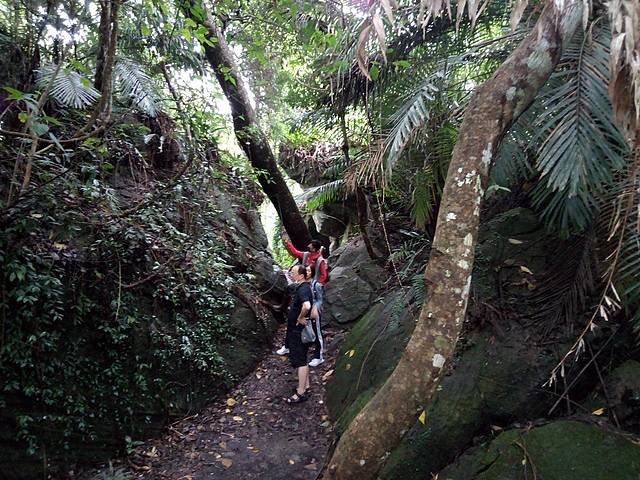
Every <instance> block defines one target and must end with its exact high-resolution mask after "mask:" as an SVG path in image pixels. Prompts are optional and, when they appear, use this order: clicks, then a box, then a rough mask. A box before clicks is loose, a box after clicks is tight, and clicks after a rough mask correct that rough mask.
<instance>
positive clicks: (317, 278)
mask: <svg viewBox="0 0 640 480" xmlns="http://www.w3.org/2000/svg"><path fill="white" fill-rule="evenodd" d="M282 243H284V246H285V247H286V249H287V251H288V252H289V253H290V254H291V255H292V256H293V257H295V258H297V259H298V262H299V263H300V264H301V265H304V266H306V267H308V266H311V265H313V271H314V275H313V278H311V281H312V283H313V284H314V285H315V293H316V295H315V301H314V304H313V308H312V311H311V318H312V319H314V320H315V322H314V325H317V332H316V333H317V334H316V341H315V342H314V346H315V347H314V355H313V359H312V360H311V361H310V362H309V366H311V367H317V366H318V365H320V364H322V363H324V357H323V354H324V343H323V341H322V334H321V332H320V319H321V313H322V312H321V310H322V297H323V287H324V284H325V283H326V281H327V279H328V277H329V275H328V272H327V261H326V260H325V258H324V257H323V256H322V243H320V241H319V240H311V242H309V245H307V248H308V249H309V250H308V251H306V252H301V251H300V250H298V249H296V248H295V247H294V246H293V243H291V240H290V239H289V237H288V236H287V234H286V233H283V235H282ZM276 353H277V354H278V355H286V354H288V353H289V348H288V346H287V345H286V344H285V345H283V346H282V347H281V348H279V349H278V350H277V351H276Z"/></svg>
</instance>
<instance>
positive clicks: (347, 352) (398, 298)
mask: <svg viewBox="0 0 640 480" xmlns="http://www.w3.org/2000/svg"><path fill="white" fill-rule="evenodd" d="M415 318H416V317H415V307H414V302H413V298H412V296H411V295H409V296H403V295H402V294H401V293H400V292H399V291H397V290H396V291H393V292H391V293H389V294H387V295H386V296H385V297H384V298H382V299H381V300H379V301H378V302H377V303H374V304H373V305H372V306H371V307H370V308H369V310H368V311H367V313H366V314H365V315H364V316H363V317H362V318H361V319H360V321H358V323H357V324H356V325H355V326H354V328H353V330H352V331H351V333H350V334H349V336H348V337H347V338H346V339H345V341H344V343H343V345H342V348H341V354H340V355H339V356H338V360H337V361H336V365H335V370H334V373H333V375H332V376H331V379H330V381H329V384H328V386H327V406H328V408H329V412H330V413H331V416H332V418H334V419H335V420H338V423H337V428H338V432H339V433H342V431H343V429H344V428H345V427H346V426H347V425H348V424H349V422H350V421H351V419H352V418H353V417H354V416H355V415H356V414H357V413H358V412H359V411H360V408H362V407H363V406H364V405H365V404H366V400H368V399H369V398H370V397H371V396H373V394H374V393H375V391H376V390H377V389H378V388H379V387H380V386H381V385H382V383H383V382H384V381H385V380H386V379H387V377H388V376H389V375H390V374H391V372H392V371H393V369H394V368H395V365H396V364H397V362H398V359H399V358H400V355H402V352H403V351H404V348H405V346H406V344H407V342H408V341H409V337H410V336H411V333H412V332H413V328H414V326H415V322H414V319H415ZM365 358H366V362H365V364H364V367H363V361H364V360H365Z"/></svg>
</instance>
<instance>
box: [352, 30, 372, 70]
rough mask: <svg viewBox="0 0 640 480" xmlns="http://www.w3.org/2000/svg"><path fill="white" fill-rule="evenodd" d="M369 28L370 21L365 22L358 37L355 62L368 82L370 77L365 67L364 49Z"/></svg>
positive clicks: (365, 54) (367, 39)
mask: <svg viewBox="0 0 640 480" xmlns="http://www.w3.org/2000/svg"><path fill="white" fill-rule="evenodd" d="M371 28H372V26H371V20H369V19H367V20H365V23H364V28H363V29H362V31H361V32H360V36H359V37H358V46H357V47H356V61H357V62H358V68H359V69H360V71H361V72H362V74H363V75H364V76H365V77H366V78H367V80H369V81H371V77H370V76H369V68H368V66H367V52H366V48H367V42H368V41H369V33H371Z"/></svg>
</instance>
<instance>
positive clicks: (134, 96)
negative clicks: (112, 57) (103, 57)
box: [114, 57, 157, 117]
mask: <svg viewBox="0 0 640 480" xmlns="http://www.w3.org/2000/svg"><path fill="white" fill-rule="evenodd" d="M114 71H115V75H116V78H117V79H118V85H119V91H120V93H121V94H122V95H124V96H125V97H127V98H128V99H130V100H131V101H132V102H133V104H134V105H135V106H136V107H137V108H139V109H140V110H142V111H143V112H144V113H146V114H147V115H149V116H151V117H154V116H155V115H156V110H157V109H156V95H155V89H154V86H153V81H152V80H151V77H150V76H149V75H147V74H146V73H145V71H144V69H143V67H142V66H141V65H140V64H139V63H137V62H135V61H133V60H131V59H128V58H122V57H120V58H118V59H117V60H116V64H115V68H114Z"/></svg>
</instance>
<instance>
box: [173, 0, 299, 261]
mask: <svg viewBox="0 0 640 480" xmlns="http://www.w3.org/2000/svg"><path fill="white" fill-rule="evenodd" d="M181 7H182V11H183V12H184V14H185V15H186V16H187V17H189V18H191V19H192V20H193V21H195V22H196V23H197V24H198V25H203V26H204V27H205V28H206V29H207V32H208V34H209V37H210V38H211V40H212V42H211V44H210V43H203V44H202V46H203V47H204V50H205V54H206V57H207V60H208V61H209V64H210V65H211V68H213V71H214V73H215V76H216V78H217V79H218V82H219V83H220V87H222V91H223V92H224V94H225V96H226V97H227V100H228V101H229V105H230V107H231V116H232V117H233V128H234V130H235V132H236V137H237V139H238V143H239V144H240V147H241V148H242V150H244V152H245V154H246V155H247V158H248V159H249V162H251V165H252V166H253V168H255V169H256V173H257V176H258V182H259V183H260V185H261V186H262V189H263V190H264V193H265V194H266V195H267V197H269V200H271V203H273V205H274V206H275V208H276V210H277V212H278V215H279V216H280V220H282V225H283V226H284V228H285V230H286V231H287V233H288V234H289V237H290V238H291V241H292V242H293V244H294V245H295V246H296V247H297V248H299V249H305V248H306V246H307V245H308V244H309V242H310V241H311V237H310V235H309V229H308V228H307V225H306V224H305V222H304V220H303V219H302V215H301V214H300V211H299V210H298V206H297V205H296V202H295V200H294V199H293V195H291V191H290V190H289V187H288V186H287V184H286V182H285V180H284V178H283V176H282V174H281V173H280V170H279V169H278V165H277V163H276V159H275V157H274V155H273V152H272V151H271V147H270V146H269V143H268V142H267V138H266V136H265V135H264V132H263V131H262V130H261V129H260V126H259V125H258V120H257V116H256V112H255V111H254V109H253V107H252V106H251V103H250V101H249V95H248V92H247V88H246V87H245V85H244V81H243V80H242V77H241V76H240V71H239V70H238V67H237V65H236V62H235V60H234V58H233V53H232V52H231V49H230V48H229V45H228V44H227V41H226V39H225V38H224V35H222V32H221V31H220V29H219V28H218V26H217V25H216V24H215V21H214V20H213V19H212V18H211V16H210V15H209V13H208V12H207V11H206V9H205V7H204V5H203V4H202V3H201V2H200V1H199V0H186V1H182V2H181Z"/></svg>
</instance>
